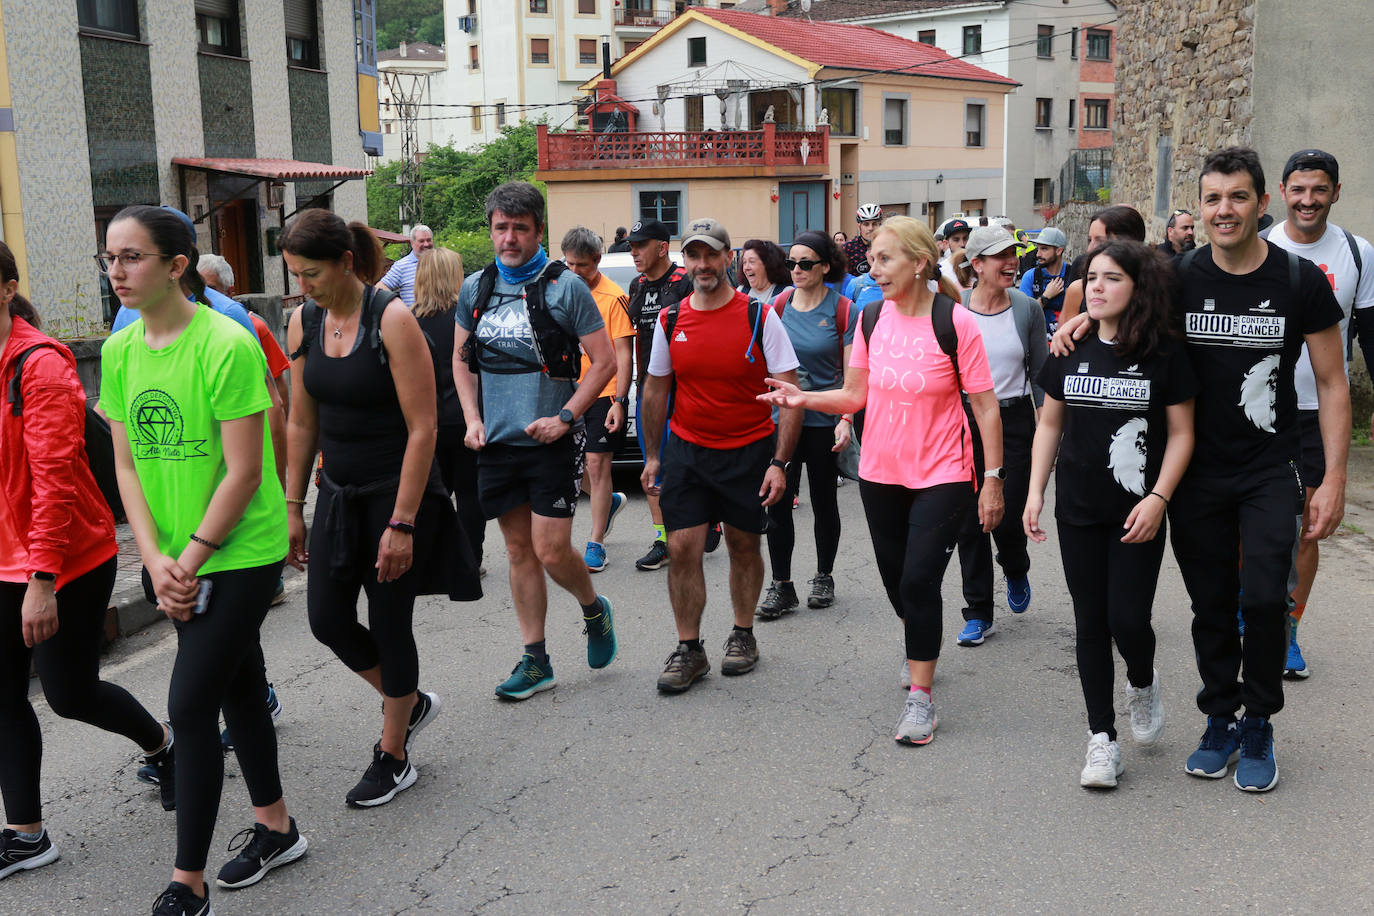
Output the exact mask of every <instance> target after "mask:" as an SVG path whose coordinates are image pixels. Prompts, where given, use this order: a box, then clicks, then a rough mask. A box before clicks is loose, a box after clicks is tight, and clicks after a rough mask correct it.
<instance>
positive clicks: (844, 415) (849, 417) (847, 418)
mask: <svg viewBox="0 0 1374 916" xmlns="http://www.w3.org/2000/svg"><path fill="white" fill-rule="evenodd" d="M840 419H841V420H843V421H844V422H846V423H848V424H849V425H850V426H853V425H854V415H853V414H852V413H842V414H840Z"/></svg>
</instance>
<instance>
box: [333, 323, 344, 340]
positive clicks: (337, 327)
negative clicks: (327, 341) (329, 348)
mask: <svg viewBox="0 0 1374 916" xmlns="http://www.w3.org/2000/svg"><path fill="white" fill-rule="evenodd" d="M342 336H343V325H341V324H340V325H335V327H334V337H335V338H336V339H337V338H339V337H342Z"/></svg>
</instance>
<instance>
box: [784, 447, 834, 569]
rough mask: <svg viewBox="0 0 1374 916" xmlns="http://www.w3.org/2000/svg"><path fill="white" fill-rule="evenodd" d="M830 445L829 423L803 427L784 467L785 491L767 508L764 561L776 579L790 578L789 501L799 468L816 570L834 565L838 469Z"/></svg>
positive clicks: (793, 532)
mask: <svg viewBox="0 0 1374 916" xmlns="http://www.w3.org/2000/svg"><path fill="white" fill-rule="evenodd" d="M834 447H835V428H834V427H833V426H803V427H802V430H801V436H800V437H799V438H798V439H797V447H796V449H794V450H793V452H792V463H791V465H790V466H789V467H788V469H787V492H786V493H784V494H783V497H782V499H780V500H778V501H777V502H776V503H774V504H773V505H771V506H769V507H768V561H769V563H770V564H771V566H772V570H773V578H774V579H777V580H778V581H786V580H788V579H791V578H792V549H793V548H794V547H795V546H796V543H797V529H796V525H794V524H793V523H792V500H793V499H794V498H795V497H796V495H797V490H798V489H799V488H800V487H801V474H802V468H803V467H805V468H806V480H807V485H808V487H809V488H810V491H811V511H812V515H813V516H814V517H815V524H814V526H813V527H814V530H815V535H816V571H817V572H819V573H824V574H826V575H829V574H830V572H831V571H832V570H833V569H834V567H835V554H836V553H837V552H838V551H839V549H840V499H839V491H838V490H837V489H836V487H835V480H836V478H837V477H838V476H839V471H838V469H837V468H836V466H835V457H836V456H835V453H834V452H833V451H831V449H832V448H834Z"/></svg>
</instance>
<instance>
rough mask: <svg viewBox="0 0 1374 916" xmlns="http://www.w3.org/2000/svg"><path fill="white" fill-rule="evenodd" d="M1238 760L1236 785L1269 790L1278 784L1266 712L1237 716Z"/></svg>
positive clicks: (1255, 790)
mask: <svg viewBox="0 0 1374 916" xmlns="http://www.w3.org/2000/svg"><path fill="white" fill-rule="evenodd" d="M1239 732H1240V762H1239V763H1237V764H1236V776H1235V780H1236V788H1237V789H1244V790H1245V791H1246V792H1268V791H1269V790H1270V789H1272V788H1274V786H1276V785H1278V784H1279V765H1278V763H1277V762H1276V761H1275V760H1274V726H1273V725H1270V724H1269V719H1268V718H1267V717H1265V716H1246V717H1245V718H1243V719H1241V720H1240V728H1239Z"/></svg>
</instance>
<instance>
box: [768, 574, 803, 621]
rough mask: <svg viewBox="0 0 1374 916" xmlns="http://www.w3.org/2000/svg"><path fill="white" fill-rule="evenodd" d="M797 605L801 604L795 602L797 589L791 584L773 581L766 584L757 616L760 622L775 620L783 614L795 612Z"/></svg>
mask: <svg viewBox="0 0 1374 916" xmlns="http://www.w3.org/2000/svg"><path fill="white" fill-rule="evenodd" d="M799 604H801V602H800V601H798V600H797V587H796V586H795V585H793V584H792V583H791V582H779V581H778V580H776V579H774V580H773V581H772V582H769V583H768V590H767V591H766V592H764V593H763V601H761V602H760V603H759V610H758V616H759V619H760V620H777V619H778V618H779V617H781V616H782V615H783V614H790V613H792V612H793V611H795V610H796V609H797V606H798V605H799Z"/></svg>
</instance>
